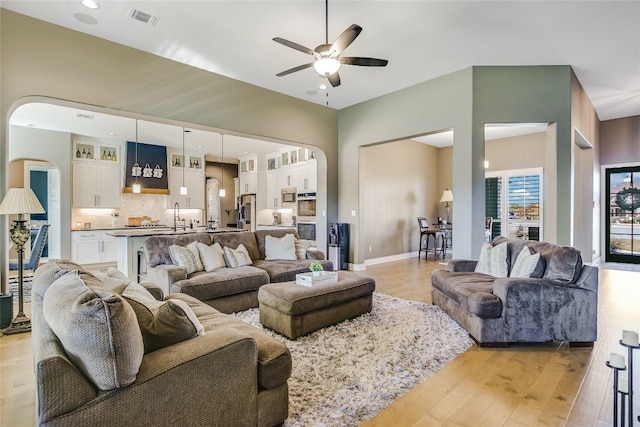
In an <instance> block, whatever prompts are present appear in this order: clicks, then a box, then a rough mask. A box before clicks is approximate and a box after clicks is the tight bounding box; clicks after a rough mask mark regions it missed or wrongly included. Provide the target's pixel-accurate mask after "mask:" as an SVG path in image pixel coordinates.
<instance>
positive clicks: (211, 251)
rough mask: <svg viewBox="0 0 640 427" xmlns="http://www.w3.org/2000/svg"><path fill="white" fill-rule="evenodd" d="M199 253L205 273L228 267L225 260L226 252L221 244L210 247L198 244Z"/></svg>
mask: <svg viewBox="0 0 640 427" xmlns="http://www.w3.org/2000/svg"><path fill="white" fill-rule="evenodd" d="M198 251H199V252H200V259H201V260H202V264H203V265H204V269H205V271H213V270H216V269H218V268H222V267H226V266H227V263H226V261H225V260H224V250H223V249H222V246H220V243H214V244H213V245H211V246H209V245H205V244H204V243H200V242H198Z"/></svg>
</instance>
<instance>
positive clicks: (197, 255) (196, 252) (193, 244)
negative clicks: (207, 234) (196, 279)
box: [185, 240, 204, 271]
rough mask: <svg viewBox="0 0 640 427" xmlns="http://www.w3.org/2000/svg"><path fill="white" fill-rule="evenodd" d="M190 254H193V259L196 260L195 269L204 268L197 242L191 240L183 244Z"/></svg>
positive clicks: (200, 269)
mask: <svg viewBox="0 0 640 427" xmlns="http://www.w3.org/2000/svg"><path fill="white" fill-rule="evenodd" d="M185 248H187V250H188V251H189V252H191V255H193V259H194V260H195V261H196V271H202V270H204V266H203V265H202V260H201V259H200V251H199V250H198V242H197V241H195V240H194V241H193V242H191V243H189V244H188V245H187V246H185Z"/></svg>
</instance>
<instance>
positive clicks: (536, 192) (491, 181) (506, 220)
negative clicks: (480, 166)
mask: <svg viewBox="0 0 640 427" xmlns="http://www.w3.org/2000/svg"><path fill="white" fill-rule="evenodd" d="M505 184H506V185H505ZM541 189H542V169H540V168H536V169H527V170H519V171H497V172H492V173H487V175H486V178H485V216H486V217H490V218H493V223H492V236H491V238H492V239H493V238H495V237H497V236H500V235H502V236H508V237H517V238H521V239H530V240H540V239H541V237H542V233H541V231H542V200H543V199H542V191H541Z"/></svg>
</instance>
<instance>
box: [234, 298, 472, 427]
mask: <svg viewBox="0 0 640 427" xmlns="http://www.w3.org/2000/svg"><path fill="white" fill-rule="evenodd" d="M233 316H235V317H237V318H239V319H241V320H243V321H244V322H246V323H249V324H251V325H254V326H256V327H258V328H260V329H262V330H264V331H265V332H267V333H268V334H270V335H271V336H273V337H274V338H276V339H278V340H279V341H281V342H283V343H285V345H286V346H287V347H288V348H289V351H290V352H291V357H292V361H293V372H292V374H291V377H290V378H289V418H288V419H287V420H286V423H285V425H287V426H295V427H298V426H327V427H328V426H340V427H343V426H357V425H358V424H360V422H362V421H364V420H368V419H370V418H372V417H373V416H375V415H376V414H377V413H378V412H380V411H381V410H382V409H384V408H385V407H386V406H388V405H389V404H390V403H391V401H393V399H395V398H397V397H399V396H401V395H403V394H404V393H405V392H407V391H408V390H409V389H410V388H412V387H414V386H415V385H417V384H419V383H420V382H422V381H424V380H425V379H426V378H428V377H429V376H431V375H432V374H434V373H435V372H437V371H438V370H439V369H441V368H443V367H444V366H445V365H446V364H447V363H449V362H451V361H452V360H453V359H455V358H456V357H457V356H459V355H460V354H462V353H463V352H464V351H466V350H467V349H468V348H469V347H471V345H472V343H473V342H472V340H471V338H469V335H468V334H467V332H466V331H465V330H464V329H463V328H462V327H460V326H459V325H458V324H457V323H456V322H455V321H454V320H453V319H451V318H450V317H449V316H448V315H447V314H445V313H444V312H443V311H442V310H441V309H440V308H439V307H437V306H435V305H427V304H424V303H421V302H415V301H407V300H403V299H400V298H395V297H391V296H389V295H384V294H380V293H374V294H373V310H372V311H371V313H367V314H364V315H361V316H359V317H356V318H354V319H350V320H345V321H344V322H341V323H339V324H337V325H334V326H330V327H328V328H325V329H321V330H319V331H316V332H313V333H311V334H309V335H307V336H304V337H300V338H298V339H297V340H296V341H290V340H289V339H287V338H285V337H283V336H282V335H279V334H277V333H275V332H273V331H271V330H269V329H266V328H263V327H262V325H260V322H259V311H258V309H257V308H254V309H250V310H247V311H243V312H240V313H236V314H234V315H233Z"/></svg>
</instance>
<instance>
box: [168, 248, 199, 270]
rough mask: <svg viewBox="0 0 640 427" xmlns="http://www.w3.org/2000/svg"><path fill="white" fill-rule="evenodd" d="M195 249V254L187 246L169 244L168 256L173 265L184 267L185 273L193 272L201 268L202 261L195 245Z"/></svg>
mask: <svg viewBox="0 0 640 427" xmlns="http://www.w3.org/2000/svg"><path fill="white" fill-rule="evenodd" d="M195 249H196V255H194V253H193V251H192V250H191V249H190V248H188V247H187V246H180V245H171V246H169V256H170V257H171V261H172V262H173V263H174V264H175V265H179V266H180V267H185V268H186V269H187V274H191V273H195V272H196V271H200V270H202V269H203V267H202V261H200V252H197V251H198V247H197V246H195ZM196 257H197V258H196Z"/></svg>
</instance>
